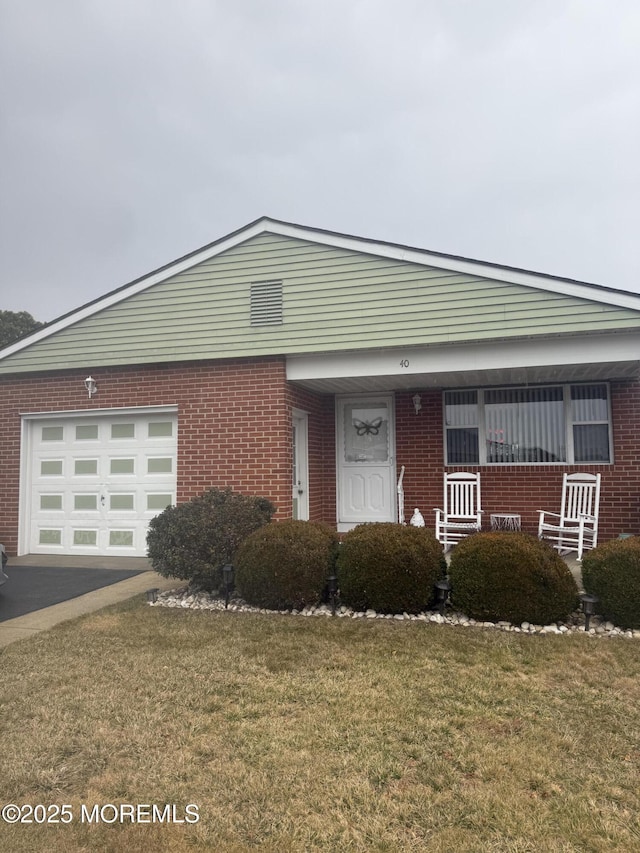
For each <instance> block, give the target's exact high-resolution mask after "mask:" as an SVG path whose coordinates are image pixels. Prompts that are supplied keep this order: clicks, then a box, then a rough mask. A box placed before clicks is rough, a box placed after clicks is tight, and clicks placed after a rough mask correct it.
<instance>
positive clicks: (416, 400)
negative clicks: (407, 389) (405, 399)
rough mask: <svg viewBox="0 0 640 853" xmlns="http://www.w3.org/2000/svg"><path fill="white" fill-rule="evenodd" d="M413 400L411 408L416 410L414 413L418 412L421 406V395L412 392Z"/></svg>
mask: <svg viewBox="0 0 640 853" xmlns="http://www.w3.org/2000/svg"><path fill="white" fill-rule="evenodd" d="M411 399H412V400H413V408H414V409H415V410H416V415H417V414H418V413H419V412H420V409H421V408H422V397H421V396H420V394H414V395H413V397H412V398H411Z"/></svg>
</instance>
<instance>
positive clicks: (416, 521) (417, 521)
mask: <svg viewBox="0 0 640 853" xmlns="http://www.w3.org/2000/svg"><path fill="white" fill-rule="evenodd" d="M409 524H411V525H412V526H413V527H424V516H423V515H422V513H421V512H420V510H419V509H418V507H416V508H415V509H414V511H413V515H412V516H411V521H410V522H409Z"/></svg>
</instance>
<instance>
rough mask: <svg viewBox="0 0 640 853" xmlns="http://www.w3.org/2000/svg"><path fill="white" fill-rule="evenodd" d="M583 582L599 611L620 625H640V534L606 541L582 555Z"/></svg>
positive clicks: (636, 626)
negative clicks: (595, 600)
mask: <svg viewBox="0 0 640 853" xmlns="http://www.w3.org/2000/svg"><path fill="white" fill-rule="evenodd" d="M582 582H583V583H584V588H585V590H586V591H587V592H590V593H591V594H592V595H597V596H598V599H599V601H598V603H597V604H596V611H597V612H599V613H601V614H602V616H604V617H605V619H610V620H611V621H612V622H614V623H615V624H616V625H618V627H620V628H640V537H639V536H631V537H630V538H629V539H612V540H610V541H609V542H603V543H602V545H598V547H597V548H594V549H593V551H587V552H586V553H585V555H584V557H583V558H582Z"/></svg>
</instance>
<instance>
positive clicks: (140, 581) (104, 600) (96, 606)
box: [0, 554, 583, 647]
mask: <svg viewBox="0 0 640 853" xmlns="http://www.w3.org/2000/svg"><path fill="white" fill-rule="evenodd" d="M564 559H565V562H566V563H567V565H568V566H569V568H570V569H571V573H572V574H573V576H574V577H575V579H576V583H577V584H578V589H579V590H580V591H582V590H583V586H582V573H581V570H580V563H578V561H577V560H576V559H575V554H569V555H567V556H566V557H565V558H564ZM21 565H22V566H33V565H38V566H52V567H55V566H59V567H64V568H71V567H73V566H75V567H77V568H80V569H92V568H94V569H136V570H138V571H141V572H142V574H139V575H135V576H134V577H131V578H127V579H126V580H123V581H120V582H118V583H114V584H111V585H109V586H105V587H101V588H100V589H96V590H93V591H92V592H88V593H86V594H85V595H80V596H78V597H77V598H71V599H69V600H68V601H63V602H62V603H60V604H54V605H53V606H52V607H45V608H44V609H43V610H36V611H34V612H33V613H27V614H25V615H24V616H18V617H17V618H15V619H7V621H6V622H0V647H2V646H8V645H9V644H10V643H13V642H15V641H16V640H21V639H23V638H24V637H32V636H33V635H34V634H37V633H38V632H39V631H47V630H48V629H49V628H53V626H54V625H57V624H58V623H59V622H65V621H66V620H67V619H75V618H76V617H77V616H83V615H84V614H85V613H93V612H94V611H95V610H100V609H101V608H102V607H107V606H108V605H109V604H117V603H119V602H120V601H126V600H127V599H129V598H133V596H134V595H139V594H141V593H143V592H146V590H148V589H151V588H153V587H157V588H158V589H161V590H165V589H174V588H176V587H180V586H184V583H183V582H182V581H179V580H176V579H175V578H163V577H161V576H160V575H159V574H157V573H156V572H154V571H152V569H151V568H150V564H149V561H148V560H147V559H146V557H137V558H133V557H58V556H42V555H40V554H38V555H34V554H31V555H27V556H24V557H12V558H10V561H9V565H8V567H7V573H8V574H9V577H11V574H10V573H11V570H12V569H18V568H19V567H20V566H21ZM8 583H11V580H9V581H8ZM0 594H1V593H0Z"/></svg>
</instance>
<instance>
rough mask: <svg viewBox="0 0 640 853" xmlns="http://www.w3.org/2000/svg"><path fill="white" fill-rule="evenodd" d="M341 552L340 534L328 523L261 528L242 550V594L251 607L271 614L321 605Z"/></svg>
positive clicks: (238, 558) (238, 569) (239, 562)
mask: <svg viewBox="0 0 640 853" xmlns="http://www.w3.org/2000/svg"><path fill="white" fill-rule="evenodd" d="M337 548H338V535H337V533H336V532H335V530H333V528H331V527H329V526H328V525H326V524H317V523H315V522H313V521H279V522H274V523H273V524H269V525H267V526H266V527H261V528H260V529H259V530H256V531H255V532H254V533H252V534H251V536H248V537H247V538H246V539H245V540H244V542H243V543H242V545H241V546H240V547H239V548H238V552H237V554H236V557H235V562H234V566H235V577H236V587H237V588H238V592H239V593H240V595H241V596H242V597H243V598H244V600H245V601H246V602H247V603H248V604H253V605H254V606H256V607H267V608H269V609H272V610H290V609H294V608H295V609H297V610H300V609H301V608H303V607H305V606H306V605H308V604H317V603H318V602H319V601H320V598H321V597H322V593H323V591H324V588H325V586H326V583H327V578H328V577H329V575H330V574H331V572H332V571H333V568H334V565H335V557H336V551H337Z"/></svg>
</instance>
